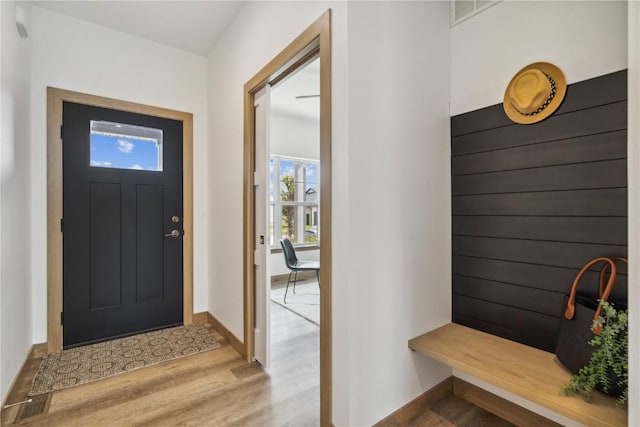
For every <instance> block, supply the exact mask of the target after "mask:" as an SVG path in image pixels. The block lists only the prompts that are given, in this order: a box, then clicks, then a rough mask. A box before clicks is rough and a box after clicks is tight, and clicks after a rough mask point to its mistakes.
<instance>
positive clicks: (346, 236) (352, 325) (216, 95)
mask: <svg viewBox="0 0 640 427" xmlns="http://www.w3.org/2000/svg"><path fill="white" fill-rule="evenodd" d="M328 5H329V4H328V3H319V2H300V3H295V2H292V3H288V2H273V3H261V2H255V3H248V4H246V5H245V6H243V9H242V10H241V11H240V13H239V14H238V16H237V17H236V20H235V21H234V22H233V23H232V25H231V26H230V27H229V29H228V30H227V32H226V33H225V34H224V36H223V38H222V39H221V40H220V41H218V42H217V44H216V45H215V46H214V48H213V50H212V52H211V54H210V56H209V63H208V64H209V68H208V77H209V136H210V141H211V146H210V151H209V153H210V162H211V164H212V168H211V175H210V183H211V190H210V191H211V193H212V194H216V198H215V199H213V198H212V200H211V209H210V211H211V220H210V241H211V250H210V263H211V267H210V277H211V279H210V283H211V287H210V293H209V298H210V305H209V307H210V310H211V312H212V313H213V314H214V316H216V317H217V318H218V319H220V321H221V322H222V323H224V324H225V326H227V327H228V328H229V329H230V330H231V331H232V332H233V333H234V334H235V335H236V336H238V337H239V338H242V333H243V329H242V328H243V324H242V242H241V239H240V238H239V236H241V235H242V99H241V97H240V96H239V93H241V91H242V86H243V84H244V83H245V82H246V81H248V80H249V79H250V78H251V77H252V76H253V75H254V74H255V73H257V72H258V71H259V70H260V69H261V68H262V67H263V66H264V65H265V64H266V63H267V62H268V61H269V60H270V59H271V58H272V57H274V56H275V55H276V54H277V53H278V52H279V51H280V50H282V49H283V48H284V47H285V46H286V45H287V44H288V43H289V42H290V41H291V40H293V38H294V37H295V36H297V35H298V34H299V33H300V32H301V31H302V30H303V29H304V28H306V27H307V26H308V25H309V24H310V23H311V22H313V21H314V20H315V19H316V18H317V17H318V16H319V15H320V14H321V13H322V12H323V11H324V9H325V8H326V7H328ZM332 7H333V8H334V13H333V19H334V20H333V33H332V46H333V58H332V67H333V70H332V71H333V82H332V84H333V94H332V101H333V105H332V108H333V156H332V166H333V171H332V191H333V197H332V204H333V206H332V207H333V210H332V217H333V221H332V226H333V235H332V241H333V263H332V282H333V289H332V292H333V300H332V308H333V319H332V320H333V324H334V328H333V369H334V370H333V422H334V423H335V424H336V425H337V426H342V425H349V426H358V425H371V424H372V423H374V422H376V421H378V420H380V419H381V418H383V417H384V416H386V415H387V414H388V413H390V412H392V411H394V410H396V409H397V408H398V407H400V406H402V405H403V404H405V403H407V402H408V401H409V400H411V399H413V398H414V397H416V396H417V395H419V394H420V393H422V392H423V391H424V390H426V389H428V388H430V387H432V386H433V385H435V384H436V383H437V382H438V381H440V380H441V379H443V378H445V377H446V376H448V375H450V374H451V369H450V368H448V367H445V366H442V365H439V364H437V363H436V362H432V361H429V360H428V358H425V357H421V356H416V355H414V354H412V353H411V352H410V351H409V350H408V349H407V340H408V339H409V338H411V337H413V336H415V335H418V334H420V333H422V332H425V331H427V330H429V329H433V328H435V327H437V326H439V325H441V324H443V323H446V322H448V321H450V315H451V313H450V298H451V296H450V255H449V254H450V231H449V230H450V215H451V212H450V209H449V208H448V206H449V205H450V195H449V192H450V190H449V187H450V178H449V166H448V165H449V155H450V152H449V132H448V129H449V111H448V99H449V89H448V88H449V84H448V81H449V77H448V63H449V45H448V31H449V30H448V2H438V3H433V2H426V3H414V2H406V3H405V2H373V3H359V2H354V3H349V4H344V3H336V4H333V5H332ZM265 34H269V37H264V35H265ZM416 41H417V42H416ZM376 48H378V49H379V50H376ZM347 49H348V50H347ZM425 76H427V77H429V78H425ZM349 130H350V131H349ZM416 188H419V191H416ZM416 194H417V196H416ZM443 206H444V208H443ZM363 217H365V218H363ZM221 242H223V243H221ZM432 242H438V243H437V244H433V243H432ZM426 277H428V278H429V280H426V279H425V280H424V281H421V280H417V279H416V278H426ZM433 301H439V303H438V304H430V302H433ZM382 343H383V344H382Z"/></svg>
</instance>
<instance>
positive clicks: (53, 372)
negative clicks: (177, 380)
mask: <svg viewBox="0 0 640 427" xmlns="http://www.w3.org/2000/svg"><path fill="white" fill-rule="evenodd" d="M220 347H221V344H220V343H219V342H218V341H216V339H215V338H214V337H213V335H211V333H210V332H209V331H208V330H207V328H206V327H204V326H203V325H187V326H178V327H175V328H169V329H161V330H158V331H153V332H147V333H144V334H140V335H134V336H130V337H126V338H118V339H115V340H112V341H105V342H101V343H98V344H91V345H87V346H83V347H76V348H72V349H69V350H63V351H61V352H59V353H51V354H49V355H47V356H45V357H44V358H43V359H42V363H41V364H40V367H38V371H37V372H36V375H35V376H34V378H33V383H32V386H31V391H30V392H29V396H35V395H38V394H43V393H49V392H51V391H55V390H61V389H63V388H67V387H71V386H74V385H79V384H85V383H88V382H92V381H96V380H99V379H102V378H107V377H110V376H113V375H118V374H122V373H125V372H128V371H133V370H135V369H139V368H143V367H145V366H151V365H154V364H156V363H160V362H164V361H167V360H172V359H177V358H178V357H182V356H188V355H190V354H195V353H200V352H202V351H207V350H213V349H216V348H220Z"/></svg>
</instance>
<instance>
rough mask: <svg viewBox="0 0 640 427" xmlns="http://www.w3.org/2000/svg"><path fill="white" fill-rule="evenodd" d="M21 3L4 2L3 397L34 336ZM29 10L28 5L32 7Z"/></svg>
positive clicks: (0, 187)
mask: <svg viewBox="0 0 640 427" xmlns="http://www.w3.org/2000/svg"><path fill="white" fill-rule="evenodd" d="M15 7H16V3H15V2H13V1H3V2H0V31H1V43H2V45H1V49H0V50H1V51H2V54H1V58H0V62H1V65H0V80H1V82H2V102H1V107H0V109H1V110H0V117H1V123H0V126H1V130H0V138H1V141H2V145H1V151H0V161H1V167H0V177H1V184H0V200H1V201H0V207H1V208H0V224H1V227H0V235H1V236H2V238H1V239H0V241H1V248H0V257H1V260H0V287H1V289H0V343H1V346H0V365H1V366H0V401H4V399H5V397H6V393H7V391H8V389H9V386H10V385H11V382H12V381H13V378H14V377H15V376H16V375H17V373H18V370H19V369H20V366H21V365H22V363H23V362H24V360H25V358H26V356H27V353H28V351H29V346H30V345H31V343H32V337H31V272H30V264H29V258H30V253H29V252H30V235H31V226H30V223H29V221H28V218H29V216H30V208H31V207H30V201H29V192H30V181H31V178H30V176H31V166H30V151H31V150H30V144H29V68H30V64H29V45H30V39H29V38H26V39H23V38H20V37H19V35H18V31H17V30H16V21H15ZM26 10H27V12H28V7H27V9H26Z"/></svg>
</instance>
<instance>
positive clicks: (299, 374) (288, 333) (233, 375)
mask: <svg viewBox="0 0 640 427" xmlns="http://www.w3.org/2000/svg"><path fill="white" fill-rule="evenodd" d="M271 313H272V318H271V319H272V333H273V335H272V367H271V368H270V369H269V370H267V371H265V370H264V369H263V368H262V367H261V366H260V365H258V364H256V363H246V362H244V361H243V360H242V359H241V358H240V355H239V354H238V353H237V352H236V351H235V350H234V349H233V347H231V346H230V345H229V344H228V343H227V342H226V340H225V339H224V338H223V337H222V336H221V335H220V334H219V333H218V332H217V331H215V330H214V329H212V328H211V327H210V325H207V326H209V327H210V329H211V331H212V332H213V333H214V335H215V336H216V338H217V339H218V341H220V342H221V343H222V344H223V346H222V348H220V349H218V350H213V351H207V352H204V353H200V354H196V355H192V356H188V357H184V358H181V359H178V360H173V361H169V362H164V363H161V364H158V365H155V366H152V367H148V368H144V369H140V370H138V371H134V372H129V373H126V374H122V375H119V376H116V377H112V378H109V379H105V380H100V381H96V382H94V383H91V384H84V385H80V386H76V387H71V388H68V389H66V390H60V391H56V392H53V393H50V395H49V398H50V400H49V408H48V411H46V412H45V413H44V414H42V415H34V416H30V417H26V418H22V419H18V420H16V417H17V416H18V415H19V410H20V406H15V407H12V408H8V409H5V410H3V411H2V414H1V415H2V425H29V426H129V425H148V426H178V425H180V426H295V427H303V426H317V425H319V423H320V420H319V404H320V400H319V399H320V393H319V391H320V389H319V377H320V376H319V363H318V357H319V329H318V327H317V326H316V325H314V324H312V323H310V322H309V321H307V320H305V319H303V318H301V317H299V316H298V315H296V314H294V313H292V312H290V311H288V310H286V309H284V308H283V307H281V306H279V305H278V304H275V303H272V304H271ZM40 357H41V355H40ZM39 363H40V358H35V359H32V360H30V361H28V363H27V365H26V372H24V373H23V375H22V376H21V377H19V378H18V380H17V381H16V387H15V388H14V391H13V393H12V394H11V395H10V396H9V398H8V399H7V403H12V402H17V401H21V400H24V399H25V398H26V393H27V392H28V391H29V388H30V384H31V380H32V378H33V374H34V373H35V371H36V369H37V368H38V365H39ZM410 425H411V427H427V426H447V427H451V426H468V427H469V426H474V427H475V426H496V427H502V426H509V425H510V424H509V423H506V422H505V421H504V420H502V419H500V418H497V417H495V416H493V415H492V414H489V413H488V412H486V411H484V410H483V409H481V408H478V407H476V406H474V405H472V404H471V403H469V402H467V401H465V400H462V399H460V398H457V397H455V396H452V397H450V398H448V399H445V400H443V401H442V402H440V403H438V404H437V405H435V406H434V407H433V408H432V410H431V411H429V412H427V413H425V414H424V415H422V416H420V417H419V418H418V419H416V420H414V421H413V422H412V423H411V424H410Z"/></svg>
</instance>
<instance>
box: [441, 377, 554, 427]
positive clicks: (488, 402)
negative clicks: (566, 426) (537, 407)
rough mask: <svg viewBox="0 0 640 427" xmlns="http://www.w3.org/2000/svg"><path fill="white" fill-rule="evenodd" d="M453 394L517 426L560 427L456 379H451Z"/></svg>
mask: <svg viewBox="0 0 640 427" xmlns="http://www.w3.org/2000/svg"><path fill="white" fill-rule="evenodd" d="M453 394H454V395H456V396H458V397H460V398H462V399H464V400H467V401H469V402H471V403H473V404H474V405H476V406H479V407H480V408H482V409H484V410H486V411H489V412H491V413H492V414H494V415H497V416H499V417H500V418H502V419H505V420H507V421H509V422H511V423H513V424H516V425H518V426H523V427H529V426H530V427H539V426H544V427H547V426H548V427H558V426H560V425H561V424H558V423H556V422H554V421H551V420H550V419H548V418H545V417H543V416H542V415H539V414H536V413H535V412H533V411H530V410H528V409H526V408H523V407H522V406H519V405H516V404H515V403H513V402H510V401H508V400H506V399H504V398H502V397H500V396H496V395H495V394H493V393H491V392H489V391H487V390H485V389H483V388H480V387H478V386H476V385H474V384H471V383H469V382H467V381H464V380H461V379H460V378H457V377H453Z"/></svg>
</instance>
